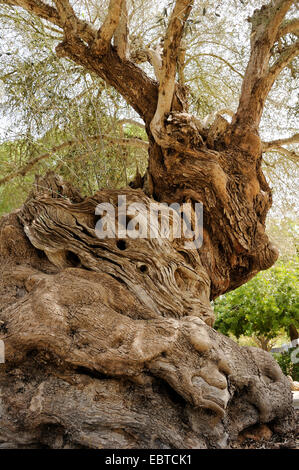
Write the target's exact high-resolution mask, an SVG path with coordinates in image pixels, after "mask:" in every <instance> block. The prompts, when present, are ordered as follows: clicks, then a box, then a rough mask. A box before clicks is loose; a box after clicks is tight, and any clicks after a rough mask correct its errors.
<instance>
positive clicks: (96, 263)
mask: <svg viewBox="0 0 299 470" xmlns="http://www.w3.org/2000/svg"><path fill="white" fill-rule="evenodd" d="M5 3H8V4H11V5H18V6H23V7H24V8H27V9H29V10H30V11H33V13H36V14H37V15H39V16H41V17H42V18H47V19H48V20H49V21H52V22H54V23H55V24H56V25H58V26H59V27H61V28H63V30H64V34H65V40H64V42H63V43H62V44H60V45H59V46H58V48H57V53H58V55H60V56H67V57H69V58H71V59H72V60H74V61H75V62H77V63H79V64H81V65H83V66H84V67H86V68H88V69H89V70H92V71H93V72H95V73H97V74H98V75H99V76H101V77H102V78H104V79H105V80H106V81H107V82H108V83H109V84H110V85H113V86H114V87H115V88H116V89H117V90H118V91H119V92H120V93H122V95H123V96H124V97H125V98H126V99H127V101H128V102H129V103H130V104H131V105H132V106H133V107H134V108H135V110H136V111H137V112H138V113H139V114H140V116H141V117H142V118H143V119H144V121H145V125H146V130H147V133H148V137H149V166H148V171H147V173H146V175H145V176H144V177H143V178H142V179H141V180H140V178H139V180H140V181H139V183H138V184H137V182H135V185H133V186H135V189H132V188H130V189H126V190H122V191H117V190H109V191H108V190H106V191H99V192H97V193H96V194H95V195H93V196H91V197H88V198H85V199H83V198H82V197H81V196H80V194H79V193H78V192H77V191H75V190H74V189H73V188H71V187H70V185H68V184H66V183H65V182H63V181H61V180H60V179H59V178H58V177H56V176H55V175H52V174H49V175H48V176H47V177H46V178H45V179H42V180H40V179H37V181H36V185H35V187H34V188H33V191H32V193H31V194H30V196H29V197H28V199H27V201H26V202H25V203H24V205H23V207H22V208H21V209H19V210H18V211H16V212H14V213H12V214H10V215H8V216H5V217H3V218H2V220H1V225H0V256H1V271H2V277H1V279H2V281H1V290H2V296H1V306H0V308H1V310H0V320H1V323H0V332H1V333H0V338H1V339H2V340H3V341H4V344H5V364H4V365H1V368H0V387H1V392H2V394H1V396H2V402H1V416H0V442H2V443H1V444H0V446H2V447H7V446H11V447H39V446H42V445H46V446H49V447H82V446H83V447H93V448H96V447H109V448H130V447H145V448H150V447H151V448H165V447H181V448H184V447H186V448H191V447H194V448H205V447H229V446H230V445H233V442H234V441H235V440H236V439H237V438H238V436H239V434H240V433H242V431H243V430H244V429H246V428H247V427H249V426H253V425H257V424H259V423H267V424H268V425H269V426H270V427H271V428H272V430H273V431H275V432H278V433H287V432H290V431H291V430H292V427H293V409H292V394H291V391H290V386H289V382H288V380H287V379H286V378H285V377H284V375H283V373H282V372H281V370H280V368H279V367H278V365H277V364H276V362H275V361H274V359H272V357H271V355H270V354H268V353H266V352H264V351H262V350H259V349H257V348H247V347H239V346H238V345H237V344H236V343H235V342H233V341H232V340H230V339H229V338H227V337H225V336H223V335H221V334H220V333H217V332H216V331H215V330H214V329H213V321H214V315H213V309H212V307H211V303H210V302H211V300H213V299H214V298H216V297H217V296H219V295H220V294H223V293H225V292H227V291H229V290H231V289H234V288H236V287H238V286H239V285H241V284H243V283H245V282H246V281H247V280H249V279H250V278H251V277H252V276H254V275H255V274H256V273H257V272H259V271H260V270H262V269H267V268H269V267H270V266H271V265H272V264H273V263H274V262H275V260H276V259H277V256H278V254H277V251H276V250H275V248H274V247H273V246H272V245H271V243H270V242H269V240H268V237H267V235H266V234H265V218H266V214H267V211H268V209H269V208H270V206H271V191H270V188H269V186H268V185H267V182H266V180H265V178H264V176H263V173H262V171H261V159H262V148H263V147H262V143H261V141H260V138H259V136H258V124H259V120H260V117H261V110H262V107H263V103H264V101H265V99H266V96H267V93H266V92H265V90H268V91H269V89H270V87H271V83H272V82H273V76H274V75H277V74H278V73H279V71H278V69H279V67H281V61H280V62H279V60H280V59H278V62H277V63H275V64H274V65H272V66H271V67H269V60H270V50H271V48H272V46H273V44H274V42H275V41H276V39H277V37H278V34H279V28H280V25H281V22H282V20H283V18H284V16H285V14H286V12H287V10H288V8H289V7H290V5H291V3H292V2H290V1H284V2H283V1H277V0H276V1H274V2H271V3H270V4H269V5H268V6H267V7H264V8H263V9H261V10H260V11H257V12H256V13H255V15H254V18H253V29H254V31H253V32H254V33H255V34H253V36H252V38H253V39H252V52H251V58H250V61H249V65H248V68H247V72H246V75H245V79H244V83H245V85H244V87H243V91H242V95H241V99H240V106H239V109H238V111H237V113H236V114H235V115H234V117H233V120H232V123H231V124H229V123H228V122H227V121H226V120H225V119H224V118H222V117H221V116H220V115H217V114H216V115H215V119H214V121H213V122H212V123H210V125H209V126H208V127H205V126H204V125H203V124H202V123H201V122H200V120H199V119H198V118H196V117H194V116H192V115H190V114H188V109H187V100H186V96H185V90H184V89H183V88H182V87H181V86H179V85H178V84H176V82H175V68H176V67H175V66H176V57H177V51H178V49H179V45H180V38H181V36H182V31H183V27H184V23H185V21H186V19H187V17H188V14H189V12H190V10H191V7H192V2H191V1H186V0H178V1H177V2H176V5H175V7H174V11H173V15H172V16H171V18H170V21H169V26H168V30H167V35H166V38H165V41H164V54H163V57H162V59H161V63H160V67H159V66H158V69H157V71H156V75H157V78H158V80H159V84H158V83H157V82H154V81H153V80H151V79H149V78H148V77H147V76H146V75H145V74H144V73H143V72H142V71H141V69H139V68H138V67H137V66H136V65H134V64H133V63H132V62H131V61H129V60H128V58H127V52H126V53H125V52H124V51H126V50H127V48H126V47H125V46H126V45H124V44H121V45H119V44H118V45H117V44H115V47H112V46H111V44H110V41H111V39H112V36H113V34H114V33H115V28H114V29H113V28H112V26H111V25H113V24H115V21H114V20H113V21H114V22H113V21H112V19H111V18H110V17H109V15H110V16H111V14H112V13H111V12H113V11H114V13H115V12H119V13H117V15H116V16H118V17H119V18H120V17H121V11H122V9H121V8H118V9H117V8H116V7H117V6H118V7H119V6H120V5H121V3H122V2H117V1H111V5H112V4H113V5H112V6H114V7H115V8H116V10H113V9H112V10H111V9H110V10H109V12H110V13H109V14H108V17H107V21H105V22H104V24H103V25H102V27H101V28H100V30H99V31H98V32H97V33H95V32H94V31H93V30H92V28H91V26H90V25H88V24H87V23H84V22H82V21H81V20H79V19H78V18H77V17H76V16H75V14H74V12H73V10H72V7H71V5H70V4H69V3H68V2H61V1H55V4H56V9H54V8H52V7H49V6H47V5H45V4H43V3H42V2H32V1H30V2H27V1H18V2H14V1H11V0H9V1H8V2H5ZM257 18H258V20H257ZM122 21H123V20H122ZM109 25H110V26H109ZM116 27H117V21H116ZM121 28H122V29H121V31H122V34H119V31H118V34H117V38H118V39H117V42H119V41H120V37H122V38H123V40H125V39H124V38H125V36H126V34H125V33H124V32H125V28H124V24H121ZM121 51H122V52H121ZM288 54H289V55H288ZM292 57H294V53H293V52H292V51H291V52H290V51H289V52H286V53H285V55H284V57H283V60H284V64H285V63H288V61H290V60H291V59H292ZM158 63H159V62H158ZM261 82H262V83H263V87H261V86H260V83H261ZM121 195H122V196H123V195H125V196H126V204H127V206H129V204H131V203H136V202H137V203H142V204H143V209H142V210H143V211H144V213H143V212H142V211H141V215H142V216H143V219H144V220H145V218H146V216H147V213H148V210H149V207H150V204H151V203H152V202H154V201H158V202H164V203H168V204H170V203H174V202H176V203H179V204H182V203H185V202H190V203H191V205H192V207H194V205H195V203H197V202H201V203H202V204H203V207H204V221H203V222H204V225H203V226H204V230H203V244H202V246H201V247H200V248H197V247H194V248H193V249H188V250H187V249H186V248H185V240H184V239H183V238H179V239H173V240H171V239H170V240H169V239H167V238H163V237H162V236H158V237H157V238H137V239H134V238H130V237H128V238H122V237H120V238H106V239H100V238H98V237H97V236H96V232H95V226H96V223H97V221H98V217H97V216H96V207H97V205H98V204H100V203H107V202H109V203H110V204H112V205H113V207H115V208H116V207H117V203H118V196H121ZM140 221H141V222H140V224H142V217H141V219H140Z"/></svg>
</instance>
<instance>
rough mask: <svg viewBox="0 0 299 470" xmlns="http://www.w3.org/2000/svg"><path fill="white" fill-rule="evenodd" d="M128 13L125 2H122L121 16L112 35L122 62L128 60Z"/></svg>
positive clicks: (124, 0)
mask: <svg viewBox="0 0 299 470" xmlns="http://www.w3.org/2000/svg"><path fill="white" fill-rule="evenodd" d="M128 35H129V30H128V11H127V2H126V0H123V1H122V5H121V15H120V20H119V23H118V26H117V28H116V30H115V33H114V45H115V47H116V51H117V53H118V55H119V57H120V58H121V59H122V60H127V59H128V58H129V43H128Z"/></svg>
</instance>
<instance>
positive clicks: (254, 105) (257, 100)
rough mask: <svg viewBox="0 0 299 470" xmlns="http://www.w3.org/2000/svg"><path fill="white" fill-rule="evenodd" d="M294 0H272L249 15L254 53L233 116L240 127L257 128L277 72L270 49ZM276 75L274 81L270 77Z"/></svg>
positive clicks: (235, 124) (236, 126)
mask: <svg viewBox="0 0 299 470" xmlns="http://www.w3.org/2000/svg"><path fill="white" fill-rule="evenodd" d="M292 3H294V0H272V1H271V2H270V3H269V4H268V5H266V6H265V5H264V6H263V7H262V8H261V9H260V10H255V12H254V14H253V16H252V17H251V18H250V22H251V23H252V34H251V53H250V59H249V62H248V65H247V68H246V72H245V76H244V80H243V84H242V90H241V96H240V100H239V106H238V110H237V112H236V114H235V117H234V119H233V126H234V127H235V128H237V129H240V130H242V132H243V133H244V129H251V130H252V131H254V132H255V131H257V129H258V126H259V123H260V119H261V116H262V112H263V108H264V103H265V100H266V98H267V95H268V93H269V91H270V89H271V86H272V84H273V82H274V80H275V78H276V76H277V75H278V73H279V72H278V73H277V74H275V77H274V75H273V74H272V72H270V71H269V61H270V57H271V49H272V47H273V45H274V43H275V41H276V38H277V34H278V30H279V27H280V25H281V23H282V21H283V19H284V17H285V15H286V13H287V12H288V10H289V8H290V7H291V5H292ZM269 73H271V77H272V78H274V79H273V81H271V79H270V77H269Z"/></svg>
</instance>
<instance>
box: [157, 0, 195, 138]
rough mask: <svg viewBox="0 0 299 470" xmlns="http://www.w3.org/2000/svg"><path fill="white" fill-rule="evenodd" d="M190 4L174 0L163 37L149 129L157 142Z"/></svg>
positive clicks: (173, 80)
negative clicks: (160, 65) (157, 83)
mask: <svg viewBox="0 0 299 470" xmlns="http://www.w3.org/2000/svg"><path fill="white" fill-rule="evenodd" d="M192 5H193V0H177V1H176V4H175V6H174V9H173V11H172V14H171V17H170V20H169V23H168V27H167V31H166V36H165V39H164V49H163V59H162V67H161V71H160V84H159V95H158V104H157V109H156V113H155V116H154V118H153V120H152V122H151V130H152V132H153V135H154V137H155V139H156V141H157V142H158V143H160V142H159V140H161V128H162V126H163V118H164V116H165V114H166V113H169V111H170V110H171V103H172V99H173V95H174V91H175V78H176V69H177V60H178V56H179V53H180V44H181V40H182V36H183V31H184V27H185V23H186V21H187V19H188V16H189V14H190V12H191V9H192Z"/></svg>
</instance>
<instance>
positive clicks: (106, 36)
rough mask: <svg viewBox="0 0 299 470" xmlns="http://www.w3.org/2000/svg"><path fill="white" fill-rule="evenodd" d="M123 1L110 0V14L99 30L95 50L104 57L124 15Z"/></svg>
mask: <svg viewBox="0 0 299 470" xmlns="http://www.w3.org/2000/svg"><path fill="white" fill-rule="evenodd" d="M122 3H123V0H110V3H109V8H108V14H107V16H106V18H105V20H104V22H103V24H102V26H101V27H100V29H99V30H98V33H97V37H96V40H95V42H94V45H93V50H94V52H95V53H96V54H98V55H103V54H105V52H107V50H108V48H109V46H110V43H111V39H112V37H113V35H114V33H115V31H116V28H117V26H118V24H119V21H120V17H121V14H122Z"/></svg>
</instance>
